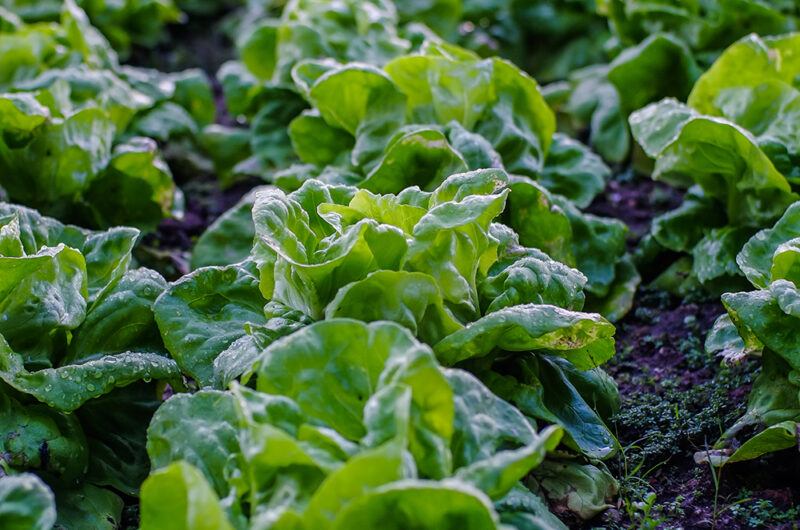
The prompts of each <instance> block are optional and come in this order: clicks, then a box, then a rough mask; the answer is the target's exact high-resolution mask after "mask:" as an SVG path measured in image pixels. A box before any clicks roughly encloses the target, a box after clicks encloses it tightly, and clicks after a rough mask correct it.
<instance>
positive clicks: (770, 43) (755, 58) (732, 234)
mask: <svg viewBox="0 0 800 530" xmlns="http://www.w3.org/2000/svg"><path fill="white" fill-rule="evenodd" d="M799 46H800V35H797V34H790V35H786V36H781V37H770V38H765V39H761V38H759V37H757V36H754V35H753V36H749V37H745V38H744V39H742V40H741V41H739V42H737V43H736V44H734V45H733V46H731V47H730V48H728V49H727V50H726V51H725V52H724V53H723V54H722V55H721V56H720V58H719V59H718V60H717V61H716V62H715V63H714V64H713V66H712V67H711V68H710V69H709V70H708V71H707V72H706V73H705V74H703V76H702V77H701V78H700V79H699V80H698V81H697V83H696V84H695V86H694V88H693V89H692V92H691V94H690V95H689V99H688V104H687V105H684V104H681V103H678V102H677V101H675V100H669V99H668V100H664V101H662V102H660V103H656V104H653V105H650V106H648V107H645V108H644V109H641V110H640V111H637V112H636V113H634V114H633V115H632V116H631V127H632V129H633V133H634V136H635V137H636V139H637V141H638V142H639V143H640V144H641V146H642V148H643V149H644V151H645V152H646V153H647V154H648V155H649V156H651V157H653V158H654V159H655V168H654V171H653V178H654V179H656V180H662V181H665V182H668V183H670V184H673V185H676V186H680V187H684V188H688V192H687V194H686V197H685V200H684V202H683V204H682V205H681V206H680V207H679V208H678V209H676V210H674V211H672V212H669V213H667V214H665V215H663V216H661V217H659V218H657V219H656V220H655V221H654V223H653V229H652V241H651V242H650V243H651V248H650V249H649V250H648V251H649V252H653V248H652V247H659V246H660V247H661V248H663V249H667V250H670V251H674V252H679V253H684V254H691V256H692V257H691V258H690V257H688V256H687V257H684V258H683V259H682V260H680V261H679V262H678V263H677V264H676V265H674V266H673V268H672V269H671V270H670V271H668V273H669V274H668V275H671V274H673V273H674V272H676V271H681V275H683V276H688V278H687V279H686V280H684V281H683V285H682V287H678V288H680V289H684V290H685V289H688V288H689V287H690V286H691V285H697V284H699V285H702V286H704V287H706V288H708V289H710V290H712V291H721V290H725V289H726V288H728V287H730V286H734V287H735V286H737V285H740V284H741V283H742V280H743V277H742V275H741V274H742V273H741V272H740V271H739V270H738V267H737V266H736V262H735V259H736V255H737V254H738V253H739V251H740V250H741V248H742V246H743V245H744V243H745V242H746V241H747V240H748V239H749V238H750V236H752V235H753V234H754V233H755V231H756V230H758V229H759V228H763V227H765V226H769V225H770V224H771V223H774V222H775V220H776V219H778V218H779V217H780V216H781V215H782V214H783V212H784V211H785V210H786V208H787V207H788V206H789V205H790V204H792V203H793V202H794V201H796V200H797V198H798V195H797V193H796V191H797V189H798V184H799V183H800V180H798V175H797V174H796V173H797V167H798V166H797V162H798V160H800V159H799V158H798V153H800V151H798V148H800V145H799V144H798V137H800V136H799V133H800V129H798V123H799V122H798V120H797V119H796V117H797V109H798V108H800V107H798V104H800V91H798V86H797V79H796V78H797V75H798V73H800V62H798V60H797V53H796V51H797V49H798V47H799ZM656 252H657V250H656Z"/></svg>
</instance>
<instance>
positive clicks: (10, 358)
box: [0, 203, 180, 528]
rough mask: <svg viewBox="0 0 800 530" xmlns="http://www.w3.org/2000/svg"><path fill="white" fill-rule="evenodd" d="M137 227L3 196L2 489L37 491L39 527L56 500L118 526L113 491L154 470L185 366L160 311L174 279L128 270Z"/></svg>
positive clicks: (74, 522)
mask: <svg viewBox="0 0 800 530" xmlns="http://www.w3.org/2000/svg"><path fill="white" fill-rule="evenodd" d="M138 235H139V233H138V231H137V230H135V229H132V228H114V229H111V230H108V231H105V232H91V231H88V230H83V229H80V228H78V227H75V226H70V225H63V224H61V223H59V222H58V221H56V220H54V219H50V218H47V217H42V216H41V215H39V214H38V213H36V212H34V211H33V210H28V209H26V208H22V207H18V206H12V205H9V204H6V203H0V306H2V307H3V314H2V317H0V411H1V412H2V413H0V424H2V429H0V433H2V436H1V437H0V453H2V455H3V458H2V467H3V472H4V474H6V475H10V477H5V478H3V479H0V491H3V493H2V494H0V497H4V500H7V499H10V498H13V496H14V495H21V494H22V493H21V491H28V492H29V493H26V494H25V495H26V498H28V496H29V495H31V493H30V492H34V494H35V495H34V497H31V498H36V499H37V501H36V502H30V501H28V504H27V506H28V507H29V508H30V511H31V513H28V514H27V515H25V517H26V519H20V520H26V521H29V522H30V524H31V526H30V527H31V528H40V527H41V528H49V526H47V524H50V525H52V523H53V520H54V519H55V508H54V503H55V504H57V505H58V523H59V524H61V525H63V526H65V527H68V528H79V527H83V528H85V527H92V528H116V527H117V526H116V525H117V524H118V523H119V521H120V514H121V510H122V505H123V501H122V499H121V498H120V497H119V495H118V493H116V492H121V493H124V494H127V495H135V494H136V493H137V491H138V488H139V485H140V483H141V481H142V480H143V479H144V478H145V477H146V476H147V473H148V470H149V465H148V461H147V455H146V452H145V435H146V433H145V429H146V427H147V424H148V422H149V421H150V417H151V416H152V414H153V412H154V411H155V409H156V408H157V407H158V405H159V404H160V402H161V391H162V390H163V382H164V381H167V380H175V379H178V381H179V376H180V371H179V369H178V365H177V364H176V363H175V361H173V360H172V359H170V358H169V357H168V355H167V353H166V351H165V349H164V346H163V343H162V341H161V337H160V334H159V330H158V328H157V326H156V323H155V320H154V316H153V311H152V306H153V302H154V301H155V299H156V298H157V297H158V296H159V294H161V292H162V291H163V290H164V289H165V288H166V286H167V284H166V282H165V281H164V279H163V278H162V277H161V276H160V275H159V274H158V273H156V272H154V271H151V270H148V269H134V268H131V249H132V248H133V245H134V243H135V242H136V239H137V237H138ZM27 473H36V474H37V475H38V476H39V477H41V478H42V479H43V480H44V481H45V482H46V483H47V485H48V486H45V485H44V484H42V483H41V482H39V481H37V480H36V479H33V478H32V477H31V476H30V475H28V474H27ZM19 488H24V490H20V489H19ZM112 488H113V490H112ZM51 489H52V491H54V492H55V496H54V495H53V493H51V492H50V490H51ZM4 506H5V504H4ZM0 512H2V510H0ZM18 516H19V517H22V515H18ZM4 517H10V518H11V519H4ZM13 517H15V516H13V515H7V514H5V513H0V521H3V520H15V519H13ZM34 521H38V522H34ZM37 525H41V526H37ZM95 525H96V526H95Z"/></svg>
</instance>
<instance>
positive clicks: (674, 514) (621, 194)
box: [132, 20, 800, 530]
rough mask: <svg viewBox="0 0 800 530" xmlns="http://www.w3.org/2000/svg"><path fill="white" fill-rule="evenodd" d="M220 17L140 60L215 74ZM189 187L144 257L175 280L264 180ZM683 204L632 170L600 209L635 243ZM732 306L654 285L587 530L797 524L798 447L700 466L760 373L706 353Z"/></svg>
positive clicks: (189, 183)
mask: <svg viewBox="0 0 800 530" xmlns="http://www.w3.org/2000/svg"><path fill="white" fill-rule="evenodd" d="M213 22H214V21H213V20H201V21H200V22H199V23H193V24H194V25H193V26H191V27H188V28H187V27H182V28H178V29H176V30H174V33H173V38H172V39H170V42H173V43H182V44H181V46H180V48H179V49H178V50H173V49H171V50H166V49H161V51H160V52H159V51H157V53H156V54H155V57H156V58H157V59H155V60H154V59H153V54H149V55H148V56H146V57H145V56H142V55H134V62H138V63H139V64H146V65H149V66H154V67H159V68H164V69H167V70H169V69H177V68H182V67H186V66H187V65H186V61H187V60H188V61H189V62H193V64H194V65H196V66H200V67H202V68H204V69H205V70H206V71H207V72H208V73H209V74H210V76H211V77H212V78H213V75H214V73H215V71H216V68H217V67H218V66H219V65H220V64H221V63H222V62H223V61H224V60H225V59H226V58H227V57H229V56H230V43H228V42H225V41H224V39H223V40H218V39H220V37H213V38H208V35H215V34H216V33H215V32H214V31H210V30H209V29H208V28H209V27H211V26H210V25H212V24H213ZM182 39H183V40H182ZM187 50H188V51H187ZM220 50H222V51H220ZM159 53H160V55H159ZM216 88H217V91H218V95H219V87H216ZM218 103H219V104H220V114H219V115H220V117H221V118H220V121H222V122H224V123H226V124H231V123H232V120H230V118H229V117H228V116H227V114H226V113H225V111H224V104H223V103H222V99H221V97H218ZM179 184H180V186H181V187H182V189H183V190H184V192H185V195H186V199H187V203H186V214H185V215H184V217H183V219H181V220H174V219H173V220H166V221H164V222H163V223H162V224H161V225H160V226H159V228H158V231H157V232H156V233H155V234H153V235H151V236H148V237H147V238H146V239H145V241H144V245H143V248H144V253H145V254H146V256H144V258H140V259H143V260H144V261H147V260H148V259H154V260H160V261H161V262H162V267H160V268H161V269H162V270H165V267H164V266H163V265H165V264H166V270H167V275H172V276H174V277H177V276H179V275H181V274H184V273H185V272H187V257H188V250H189V249H190V248H191V246H192V244H193V242H194V240H195V239H196V237H197V236H199V235H200V234H201V233H202V232H203V230H204V229H205V228H206V227H207V226H208V225H209V224H210V223H211V222H212V221H213V220H214V219H215V218H216V217H218V216H219V215H220V214H221V213H222V212H224V211H225V210H226V209H227V208H229V207H230V206H232V205H233V204H234V203H235V202H236V201H237V200H238V199H239V198H240V197H241V196H242V195H244V193H246V192H247V191H248V190H249V189H250V188H251V187H252V186H254V185H256V184H257V182H246V183H242V184H240V185H237V186H235V187H234V188H232V189H228V190H221V189H220V188H219V186H218V184H217V182H216V180H215V179H214V178H213V176H210V175H198V176H197V178H194V179H187V180H184V181H183V182H179ZM680 201H681V193H680V192H678V191H676V190H674V189H672V188H670V187H668V186H665V185H662V184H659V183H654V182H652V181H650V180H645V179H642V178H638V177H636V176H634V175H633V174H632V172H631V171H623V172H618V176H617V177H615V179H614V180H612V181H611V182H610V183H609V185H608V187H607V189H606V190H605V192H604V193H603V194H602V195H601V196H600V197H598V199H597V200H596V201H595V202H594V204H593V205H592V206H591V207H590V209H589V211H591V212H592V213H595V214H598V215H603V216H610V217H616V218H619V219H621V220H623V221H624V222H625V223H626V224H627V225H628V226H629V228H630V242H629V243H630V246H631V248H634V247H635V245H636V243H637V242H638V241H639V240H640V239H641V238H642V237H643V236H644V235H645V234H646V233H647V231H648V229H649V226H650V223H651V220H652V219H653V217H654V216H656V215H658V214H660V213H663V212H665V211H668V210H670V209H672V208H674V207H675V206H677V205H678V204H679V203H680ZM171 273H172V274H171ZM722 312H723V309H722V307H721V305H720V304H719V303H718V302H717V301H713V300H702V299H700V300H691V301H687V300H681V299H677V298H674V297H671V296H669V295H667V294H665V293H659V292H652V291H648V290H647V289H643V290H642V291H641V292H640V293H639V294H638V295H637V298H636V301H635V304H634V308H633V310H632V311H631V312H630V313H629V315H628V316H626V317H625V318H624V319H623V320H622V321H621V322H619V323H618V332H617V338H618V355H617V357H616V358H615V359H614V360H612V361H611V362H610V363H609V365H608V366H607V370H608V371H609V373H610V374H611V375H612V376H613V377H614V378H615V380H616V381H617V382H618V385H619V389H620V394H621V399H622V406H621V411H622V412H621V413H620V414H619V415H618V416H617V417H615V418H614V421H613V428H614V429H616V432H617V435H618V438H619V441H620V444H621V446H622V447H623V448H624V450H623V451H622V452H621V454H620V455H619V456H618V457H617V458H616V459H615V460H613V461H611V462H609V463H608V464H609V468H610V470H611V471H612V473H614V475H615V476H617V477H619V478H620V497H619V500H618V501H617V504H616V506H615V507H614V508H612V509H609V510H608V511H607V512H605V513H604V514H602V515H601V516H599V517H598V518H597V519H596V520H594V521H590V522H589V523H588V524H586V525H584V527H585V528H597V527H604V528H685V529H693V528H697V529H706V528H717V529H731V530H736V529H747V528H776V529H783V528H785V529H789V528H798V524H799V523H798V518H800V508H799V507H800V458H798V455H797V453H796V451H794V452H793V451H785V452H782V453H777V454H773V455H771V456H768V457H765V458H761V459H759V460H757V461H755V462H751V463H743V464H735V465H732V466H727V467H725V468H724V471H723V472H722V473H721V475H715V474H714V471H713V470H712V469H711V468H710V467H709V466H708V465H698V464H696V463H695V461H694V458H693V455H694V453H695V452H696V451H700V450H702V449H704V448H707V447H710V446H711V445H713V443H714V442H715V441H716V440H717V438H718V437H719V435H720V434H721V432H722V430H723V429H724V427H723V426H727V425H730V424H731V423H732V422H733V421H734V420H735V419H736V418H737V417H738V416H739V415H741V414H742V413H743V411H744V407H745V404H746V397H747V393H748V391H749V385H750V382H751V381H752V378H753V377H754V374H755V373H757V363H750V364H745V365H741V366H738V367H725V366H722V365H721V364H720V362H719V361H718V360H716V359H713V358H709V356H708V355H707V354H705V353H704V349H703V341H704V340H705V334H706V331H707V330H708V329H709V328H710V326H711V324H712V323H713V322H714V320H715V319H716V317H717V316H719V315H720V314H722ZM715 476H716V479H715ZM648 492H656V494H657V496H656V498H655V500H654V502H653V503H652V504H653V507H652V509H650V510H649V514H648V517H647V518H645V517H644V513H645V511H644V510H642V509H635V508H633V504H634V503H636V502H640V501H641V500H642V499H643V498H644V497H645V496H646V495H647V493H648ZM132 509H135V507H134V508H132Z"/></svg>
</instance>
